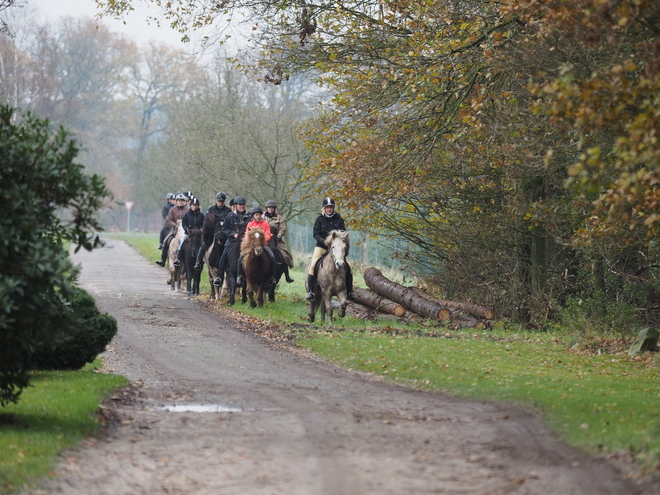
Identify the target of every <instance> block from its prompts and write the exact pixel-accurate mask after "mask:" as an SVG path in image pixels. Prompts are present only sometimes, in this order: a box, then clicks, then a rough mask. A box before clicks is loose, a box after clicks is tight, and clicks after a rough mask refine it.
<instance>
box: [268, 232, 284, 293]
mask: <svg viewBox="0 0 660 495" xmlns="http://www.w3.org/2000/svg"><path fill="white" fill-rule="evenodd" d="M271 234H273V237H272V239H271V240H270V243H269V246H270V249H271V251H273V257H274V258H275V265H276V266H275V274H274V275H273V276H274V277H275V280H276V281H277V283H276V284H275V285H268V287H266V292H267V294H268V302H272V303H274V302H275V289H276V288H277V285H278V284H279V283H280V278H282V275H283V274H284V270H285V268H288V261H287V259H286V257H285V256H284V253H283V252H282V251H280V249H279V248H278V246H277V228H275V227H271Z"/></svg>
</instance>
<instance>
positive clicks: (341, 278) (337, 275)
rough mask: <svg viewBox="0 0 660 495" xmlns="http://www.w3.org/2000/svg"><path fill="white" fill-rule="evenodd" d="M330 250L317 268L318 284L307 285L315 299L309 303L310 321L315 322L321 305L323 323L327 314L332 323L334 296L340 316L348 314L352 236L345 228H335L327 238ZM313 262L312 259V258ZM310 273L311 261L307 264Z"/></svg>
mask: <svg viewBox="0 0 660 495" xmlns="http://www.w3.org/2000/svg"><path fill="white" fill-rule="evenodd" d="M325 245H326V246H328V252H327V253H326V254H324V255H323V257H322V258H321V260H320V262H319V264H318V265H317V268H316V284H315V285H314V287H307V290H308V291H313V292H314V300H313V301H312V302H311V303H310V305H309V313H308V315H309V321H311V322H314V318H315V314H316V310H317V309H318V308H319V306H320V307H321V323H324V322H325V314H326V313H327V314H328V319H329V320H330V324H332V297H333V296H337V298H338V299H339V305H340V307H339V316H340V317H341V318H343V317H344V316H345V315H346V304H347V297H348V292H347V290H346V270H348V265H347V264H346V256H348V251H349V247H350V237H349V235H348V232H346V231H344V230H333V231H332V232H330V234H328V237H326V239H325ZM310 263H311V260H310ZM307 273H309V263H308V264H307Z"/></svg>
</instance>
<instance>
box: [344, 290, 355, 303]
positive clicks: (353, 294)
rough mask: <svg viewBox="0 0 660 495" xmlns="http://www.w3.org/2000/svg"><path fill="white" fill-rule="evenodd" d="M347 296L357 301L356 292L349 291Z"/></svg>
mask: <svg viewBox="0 0 660 495" xmlns="http://www.w3.org/2000/svg"><path fill="white" fill-rule="evenodd" d="M346 297H347V298H348V299H350V300H351V301H357V296H356V295H355V292H349V293H348V295H347V296H346Z"/></svg>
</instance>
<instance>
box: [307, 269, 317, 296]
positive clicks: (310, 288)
mask: <svg viewBox="0 0 660 495" xmlns="http://www.w3.org/2000/svg"><path fill="white" fill-rule="evenodd" d="M315 285H316V277H315V276H314V275H310V274H309V273H308V274H307V294H305V300H307V301H313V300H314V286H315Z"/></svg>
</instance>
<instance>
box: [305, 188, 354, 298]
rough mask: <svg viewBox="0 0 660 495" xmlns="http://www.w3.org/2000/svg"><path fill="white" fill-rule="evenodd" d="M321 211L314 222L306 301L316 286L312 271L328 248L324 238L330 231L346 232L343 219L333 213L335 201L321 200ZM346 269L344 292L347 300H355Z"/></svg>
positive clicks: (351, 279) (350, 279) (351, 277)
mask: <svg viewBox="0 0 660 495" xmlns="http://www.w3.org/2000/svg"><path fill="white" fill-rule="evenodd" d="M322 204H323V211H322V213H321V214H320V215H319V216H318V217H316V222H314V231H313V235H314V239H315V240H316V246H314V253H313V254H312V261H311V263H310V265H309V273H308V274H307V291H308V292H307V294H305V299H307V300H308V301H313V300H314V285H316V274H315V273H314V270H315V269H316V262H317V261H318V260H319V259H320V258H321V256H323V255H324V254H325V252H326V251H327V250H328V247H327V246H326V245H325V242H324V241H325V238H326V237H328V235H329V234H330V232H331V231H333V230H346V226H345V225H344V219H343V218H342V217H341V216H340V215H339V213H337V212H336V211H335V206H336V205H335V200H334V199H332V198H330V197H328V198H323V203H322ZM344 266H345V267H346V290H347V292H348V298H349V299H351V300H353V301H354V300H355V299H356V297H355V294H354V293H353V274H352V273H351V268H350V266H348V263H346V264H345V265H344Z"/></svg>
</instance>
